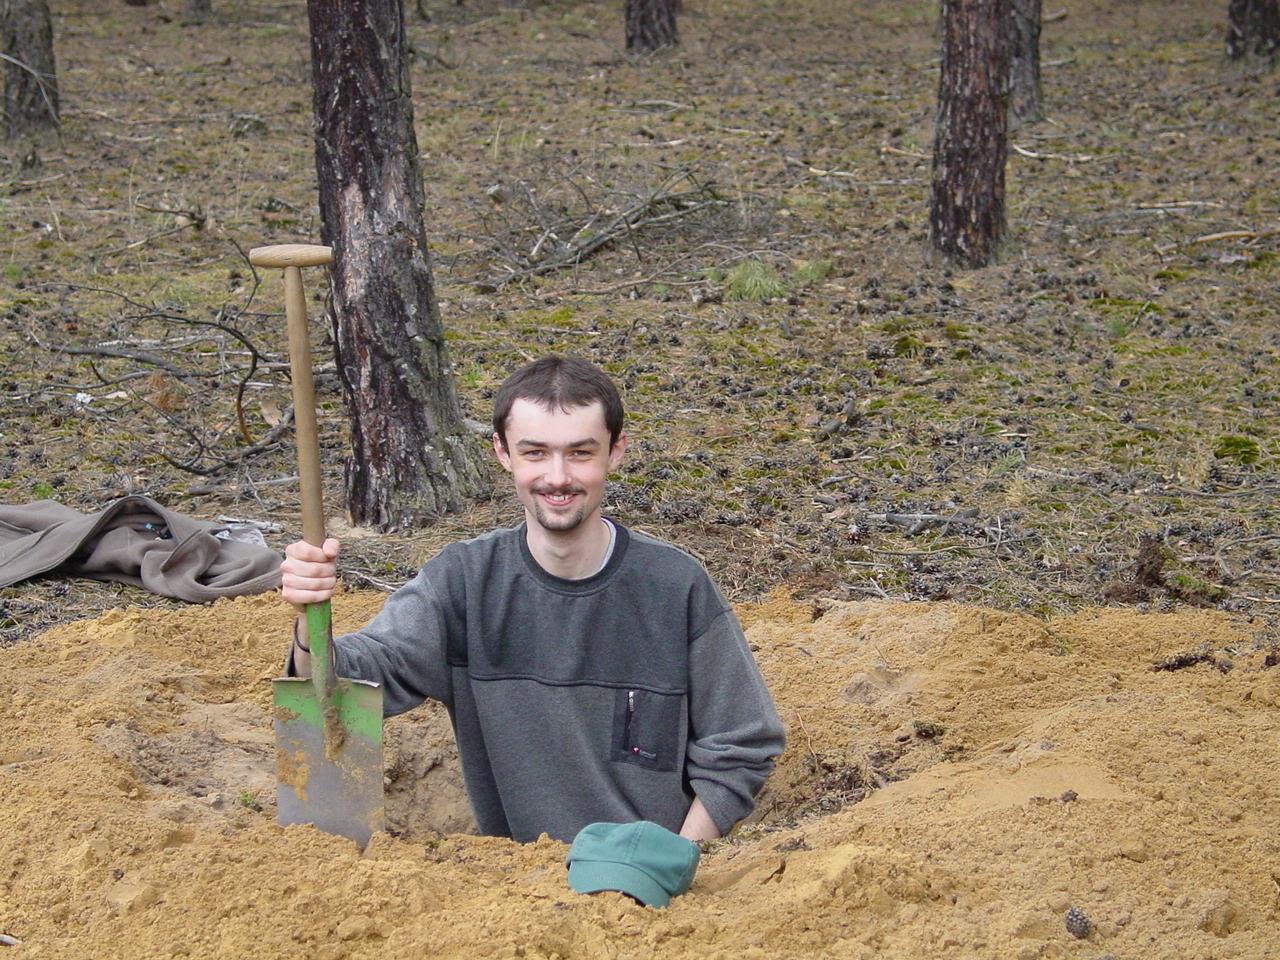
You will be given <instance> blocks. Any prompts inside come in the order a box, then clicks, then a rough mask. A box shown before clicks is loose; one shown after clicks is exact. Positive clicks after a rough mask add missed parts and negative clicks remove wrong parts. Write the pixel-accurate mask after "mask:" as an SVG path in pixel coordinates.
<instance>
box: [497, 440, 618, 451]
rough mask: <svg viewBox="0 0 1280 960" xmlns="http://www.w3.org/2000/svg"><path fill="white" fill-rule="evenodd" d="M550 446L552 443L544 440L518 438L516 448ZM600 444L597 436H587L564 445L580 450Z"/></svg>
mask: <svg viewBox="0 0 1280 960" xmlns="http://www.w3.org/2000/svg"><path fill="white" fill-rule="evenodd" d="M549 446H551V444H549V443H547V442H545V441H543V440H517V441H516V448H517V449H520V450H530V449H537V448H540V447H543V448H545V447H549ZM599 446H600V441H599V440H597V439H596V438H595V437H587V438H586V439H585V440H574V441H572V442H570V443H566V444H565V445H564V447H565V449H566V450H580V449H582V448H584V447H590V448H591V449H593V450H594V449H597V448H598V447H599Z"/></svg>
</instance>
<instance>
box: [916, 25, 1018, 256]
mask: <svg viewBox="0 0 1280 960" xmlns="http://www.w3.org/2000/svg"><path fill="white" fill-rule="evenodd" d="M1009 3H1010V0H943V4H942V77H941V80H940V82H939V85H938V117H937V126H936V131H935V134H934V144H933V184H932V199H931V202H930V209H929V234H930V239H931V240H932V242H933V246H934V247H935V248H936V249H937V250H938V251H940V252H941V253H942V255H943V256H944V257H945V258H946V259H947V260H949V261H952V262H955V263H958V264H960V265H962V266H968V267H981V266H985V265H986V264H988V263H990V262H991V261H992V260H993V259H995V256H996V253H997V251H998V249H999V246H1000V241H1001V240H1002V239H1003V237H1004V231H1005V215H1004V164H1005V157H1006V155H1007V153H1008V143H1009V137H1008V125H1007V120H1008V103H1009V43H1008V38H1009V31H1008V29H1007V22H1008V19H1009V16H1010V6H1009Z"/></svg>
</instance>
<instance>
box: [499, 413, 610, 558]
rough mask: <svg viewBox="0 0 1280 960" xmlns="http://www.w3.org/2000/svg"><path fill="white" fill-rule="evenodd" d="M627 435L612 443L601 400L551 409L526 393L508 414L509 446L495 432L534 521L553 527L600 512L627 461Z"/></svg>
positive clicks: (560, 529)
mask: <svg viewBox="0 0 1280 960" xmlns="http://www.w3.org/2000/svg"><path fill="white" fill-rule="evenodd" d="M626 446H627V437H626V434H621V435H619V437H618V440H617V442H616V443H614V444H613V447H612V448H610V446H609V428H608V427H606V426H605V422H604V408H603V407H602V406H601V405H600V404H599V403H593V404H591V406H589V407H574V408H573V409H571V410H569V411H567V412H566V411H564V410H560V409H558V408H557V409H553V410H548V409H547V408H546V407H543V406H542V405H540V404H538V403H535V402H534V401H532V400H525V399H520V400H517V401H516V402H515V403H514V404H512V406H511V413H510V415H509V416H508V417H507V447H506V449H505V450H504V449H503V447H502V443H501V442H500V441H499V439H498V435H497V434H496V433H495V434H494V435H493V449H494V453H496V454H497V455H498V459H499V460H500V461H501V462H502V465H503V466H504V467H506V468H507V470H508V471H509V472H510V473H511V476H512V478H513V479H514V480H515V483H516V496H517V497H519V498H520V502H521V503H522V504H524V511H525V517H526V519H527V520H528V521H529V523H530V525H533V524H535V523H536V524H537V525H538V526H540V527H541V528H542V529H543V530H546V531H549V532H552V533H565V532H568V531H570V530H574V529H577V528H578V527H579V526H580V525H581V524H582V523H584V522H585V521H587V520H590V519H591V518H593V517H594V516H596V515H597V514H598V513H599V510H600V503H601V501H602V500H603V499H604V485H605V480H606V479H607V478H608V476H609V473H610V472H611V471H613V470H616V469H617V468H618V465H619V464H620V463H622V454H623V452H624V451H625V450H626Z"/></svg>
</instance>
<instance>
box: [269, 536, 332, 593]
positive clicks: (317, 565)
mask: <svg viewBox="0 0 1280 960" xmlns="http://www.w3.org/2000/svg"><path fill="white" fill-rule="evenodd" d="M339 546H340V545H339V543H338V541H337V540H334V539H333V538H332V537H330V538H329V539H328V540H326V541H325V542H324V546H323V547H317V546H313V545H312V544H310V543H307V542H306V541H305V540H299V541H298V542H296V543H291V544H289V546H287V547H285V549H284V562H283V563H282V564H280V577H281V580H280V586H281V590H280V593H281V595H282V596H283V597H284V599H285V600H286V601H288V602H289V603H292V604H294V605H296V606H301V605H302V604H306V603H323V602H324V601H325V600H328V599H329V598H330V597H332V596H333V591H334V587H335V586H336V585H337V583H338V563H337V560H338V549H339Z"/></svg>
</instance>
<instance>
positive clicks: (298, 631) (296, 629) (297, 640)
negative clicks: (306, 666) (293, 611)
mask: <svg viewBox="0 0 1280 960" xmlns="http://www.w3.org/2000/svg"><path fill="white" fill-rule="evenodd" d="M293 645H294V646H295V647H297V648H298V649H299V650H301V651H302V652H303V653H305V654H307V655H308V656H310V654H311V647H309V646H308V645H307V644H305V643H303V642H302V618H301V617H299V618H298V619H297V620H295V621H294V625H293Z"/></svg>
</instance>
